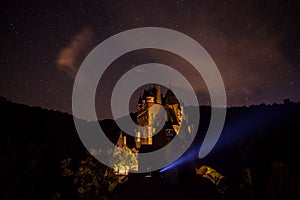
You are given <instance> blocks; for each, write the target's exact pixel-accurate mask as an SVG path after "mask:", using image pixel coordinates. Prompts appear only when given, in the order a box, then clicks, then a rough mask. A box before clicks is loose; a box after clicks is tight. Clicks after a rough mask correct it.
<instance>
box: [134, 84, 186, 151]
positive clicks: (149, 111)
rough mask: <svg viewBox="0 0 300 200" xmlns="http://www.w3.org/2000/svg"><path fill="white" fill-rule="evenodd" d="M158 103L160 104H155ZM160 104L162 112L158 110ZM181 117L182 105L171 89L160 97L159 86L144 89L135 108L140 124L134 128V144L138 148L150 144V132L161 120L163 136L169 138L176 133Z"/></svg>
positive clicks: (151, 140)
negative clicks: (163, 123)
mask: <svg viewBox="0 0 300 200" xmlns="http://www.w3.org/2000/svg"><path fill="white" fill-rule="evenodd" d="M155 105H160V106H155ZM161 106H162V107H163V108H164V109H165V111H166V115H165V113H164V112H159V109H161ZM182 119H183V107H182V106H180V104H179V101H178V100H177V99H176V97H175V95H174V94H173V92H172V91H171V90H168V91H167V92H166V95H165V96H164V97H162V93H161V89H160V86H156V87H150V88H149V89H148V90H144V92H143V94H142V95H141V96H140V98H139V101H138V108H137V124H138V125H139V126H140V128H139V129H138V130H136V137H135V144H136V148H137V149H139V148H140V147H141V145H152V144H153V137H152V134H153V133H154V132H155V129H156V128H157V127H158V123H159V122H161V121H164V122H166V123H165V126H164V129H163V137H165V138H170V139H172V137H173V136H174V134H178V133H179V130H180V126H181V123H182Z"/></svg>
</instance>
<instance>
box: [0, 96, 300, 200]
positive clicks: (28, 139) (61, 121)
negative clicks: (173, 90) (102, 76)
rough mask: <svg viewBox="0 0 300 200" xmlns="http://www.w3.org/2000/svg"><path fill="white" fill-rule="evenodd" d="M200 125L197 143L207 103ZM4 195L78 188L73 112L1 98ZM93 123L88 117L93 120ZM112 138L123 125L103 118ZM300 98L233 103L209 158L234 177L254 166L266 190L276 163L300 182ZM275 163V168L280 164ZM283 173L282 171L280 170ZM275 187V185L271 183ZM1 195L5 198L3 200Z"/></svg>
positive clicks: (291, 183) (78, 146)
mask: <svg viewBox="0 0 300 200" xmlns="http://www.w3.org/2000/svg"><path fill="white" fill-rule="evenodd" d="M200 110H201V120H203V121H204V122H203V125H201V123H202V122H200V129H199V131H198V135H197V137H196V141H195V142H194V146H193V148H198V145H200V144H201V138H203V134H205V130H206V128H207V124H208V120H207V119H209V115H210V114H209V113H210V112H209V107H201V108H200ZM0 120H1V132H0V154H1V156H0V159H1V161H0V162H1V165H0V176H1V182H2V183H1V185H2V186H1V190H2V191H0V197H1V196H2V197H3V198H4V199H6V198H9V199H11V198H17V199H20V198H21V197H24V198H26V199H27V198H28V199H32V198H35V197H46V198H47V199H49V198H51V197H53V196H54V195H55V194H56V193H70V194H71V193H73V192H72V191H73V189H74V188H72V186H68V184H66V182H65V181H66V180H65V178H64V177H62V175H61V174H62V172H61V161H62V160H63V159H65V158H68V157H71V158H73V159H74V160H75V161H76V160H77V161H80V160H82V159H83V157H84V156H85V154H86V150H85V148H84V146H83V145H82V143H81V141H80V139H79V137H78V134H77V132H76V129H75V126H74V122H73V118H72V115H70V114H67V113H62V112H59V111H53V110H46V109H42V108H39V107H30V106H27V105H22V104H16V103H12V102H10V101H8V100H6V99H5V98H0ZM87 123H88V122H87ZM100 124H101V126H102V128H103V129H104V131H105V132H106V134H107V135H108V136H109V137H110V139H111V140H113V141H116V139H117V137H118V132H119V129H118V127H117V126H116V124H115V123H114V121H113V120H103V121H101V122H100ZM298 152H300V103H293V102H289V101H285V103H283V104H274V105H265V104H262V105H256V106H249V107H233V108H228V109H227V118H226V122H225V126H224V130H223V132H222V134H221V137H220V140H219V141H218V143H217V145H216V146H215V148H214V149H213V151H212V152H211V153H210V154H209V155H208V156H207V157H206V158H204V159H203V160H201V163H202V164H207V165H210V166H213V167H216V168H217V169H219V171H221V172H223V173H224V174H225V175H227V177H229V179H230V177H232V181H233V182H234V181H236V182H238V181H239V180H240V179H241V176H242V175H241V174H240V172H241V170H242V169H244V168H249V169H252V171H253V179H254V180H253V182H254V189H255V190H256V191H257V192H258V193H259V192H261V193H266V191H267V189H268V188H270V187H271V186H270V184H269V180H270V178H272V176H276V174H275V175H274V173H277V172H276V166H275V165H276V163H282V164H283V165H284V166H287V170H286V171H285V172H284V173H285V175H284V176H285V179H284V181H286V185H287V187H288V188H289V190H287V191H288V192H290V190H291V191H293V192H295V191H296V189H295V188H297V187H299V185H300V182H299V176H300V173H299V171H298V170H299V169H300V166H299V164H298V163H299V162H300V156H299V155H298ZM274 166H275V168H274ZM278 173H279V172H278ZM271 188H272V187H271ZM3 198H1V199H3Z"/></svg>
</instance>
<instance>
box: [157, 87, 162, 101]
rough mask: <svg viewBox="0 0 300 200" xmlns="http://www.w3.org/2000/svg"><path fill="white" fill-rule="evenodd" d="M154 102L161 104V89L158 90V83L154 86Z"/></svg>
mask: <svg viewBox="0 0 300 200" xmlns="http://www.w3.org/2000/svg"><path fill="white" fill-rule="evenodd" d="M155 103H157V104H162V99H161V91H160V86H159V85H158V86H157V87H156V98H155Z"/></svg>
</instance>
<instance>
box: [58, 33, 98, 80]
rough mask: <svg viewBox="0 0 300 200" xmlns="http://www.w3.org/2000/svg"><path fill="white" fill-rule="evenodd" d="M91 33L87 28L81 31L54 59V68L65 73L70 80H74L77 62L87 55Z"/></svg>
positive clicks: (91, 37)
mask: <svg viewBox="0 0 300 200" xmlns="http://www.w3.org/2000/svg"><path fill="white" fill-rule="evenodd" d="M93 35H94V33H93V31H92V30H91V29H89V28H85V29H83V30H82V31H81V32H79V33H78V34H77V35H75V36H74V37H73V39H72V41H71V43H70V44H69V45H68V46H67V47H64V48H62V49H61V50H60V52H59V54H58V57H57V59H56V66H57V67H58V68H59V69H60V70H62V71H64V72H66V73H67V74H68V75H69V76H70V77H71V78H73V79H74V78H75V76H76V73H77V70H78V65H79V62H80V61H81V60H82V58H83V56H84V55H86V54H87V52H88V50H89V49H90V47H91V43H92V39H93Z"/></svg>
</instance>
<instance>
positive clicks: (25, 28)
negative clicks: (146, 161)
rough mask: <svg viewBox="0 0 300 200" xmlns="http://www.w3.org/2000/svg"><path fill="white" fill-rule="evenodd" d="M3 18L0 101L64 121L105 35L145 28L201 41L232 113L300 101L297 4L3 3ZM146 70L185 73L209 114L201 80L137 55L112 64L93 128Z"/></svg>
mask: <svg viewBox="0 0 300 200" xmlns="http://www.w3.org/2000/svg"><path fill="white" fill-rule="evenodd" d="M0 15H1V18H0V20H1V23H0V26H1V28H0V31H1V37H0V41H1V49H0V51H1V53H0V96H4V97H6V98H8V99H10V100H12V101H14V102H18V103H24V104H28V105H33V106H41V107H44V108H49V109H54V110H60V111H63V112H68V113H71V112H72V111H71V104H72V99H71V96H72V87H73V83H74V78H75V76H76V73H77V70H78V68H79V66H80V64H81V63H82V61H83V59H84V58H85V57H86V56H87V54H88V53H89V52H90V51H91V50H92V49H93V48H94V47H95V46H96V45H97V44H99V43H101V42H102V41H103V40H105V39H107V38H108V37H110V36H112V35H115V34H117V33H119V32H121V31H125V30H128V29H132V28H138V27H147V26H155V27H165V28H169V29H174V30H177V31H180V32H182V33H184V34H186V35H189V36H190V37H192V38H193V39H195V40H196V41H198V42H199V43H200V44H201V45H202V46H203V47H204V48H205V49H206V50H207V52H208V53H209V54H210V56H211V57H212V58H213V60H214V61H215V63H216V64H217V66H218V68H219V71H220V73H221V75H222V77H223V80H224V84H225V89H226V92H227V100H228V105H229V106H243V105H251V104H261V103H267V104H273V103H281V102H282V101H283V99H286V98H289V99H290V100H292V101H296V102H298V101H300V92H299V91H300V90H299V89H300V2H299V1H297V0H295V1H291V0H287V1H286V0H279V1H272V0H257V1H254V0H251V1H248V0H246V1H238V0H235V1H214V0H211V1H198V0H190V1H188V0H166V1H141V0H140V1H126V0H125V1H102V0H89V1H79V0H72V1H70V0H66V1H62V0H51V1H48V0H46V1H37V0H36V1H33V0H29V1H19V0H12V1H9V2H5V3H2V5H1V8H0ZM147 62H159V63H164V64H167V65H169V66H172V67H174V68H176V69H177V70H178V71H180V72H182V73H183V74H184V73H185V74H184V75H185V76H186V77H187V79H189V80H190V81H191V82H192V85H193V87H194V88H195V89H196V91H197V95H198V98H199V102H200V104H209V96H208V94H207V88H206V86H205V84H204V83H203V80H202V81H201V77H200V78H199V77H195V76H194V73H193V71H189V72H186V70H185V69H187V68H188V67H189V66H188V65H189V63H187V62H186V61H184V60H183V59H181V58H178V57H177V56H176V55H173V54H170V53H168V52H164V51H160V50H139V51H134V52H132V53H129V54H126V55H124V56H122V57H120V58H119V59H117V60H116V61H115V62H114V63H112V64H111V66H110V67H109V69H108V70H107V71H106V72H105V73H106V74H105V77H103V78H101V80H100V83H99V85H98V90H97V95H96V106H97V112H98V116H99V118H105V117H108V116H109V113H110V111H109V110H108V109H107V107H108V106H109V105H110V99H109V98H110V94H111V90H112V88H113V85H114V84H115V83H116V81H117V80H118V79H119V78H120V76H121V75H122V74H123V73H125V72H126V71H128V69H131V68H133V67H134V66H137V65H139V64H143V63H147ZM138 93H139V92H137V94H138ZM132 101H133V102H134V101H135V98H134V97H133V100H132ZM104 105H108V106H104ZM101 111H102V112H101ZM99 113H100V114H99ZM101 113H102V114H101Z"/></svg>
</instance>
